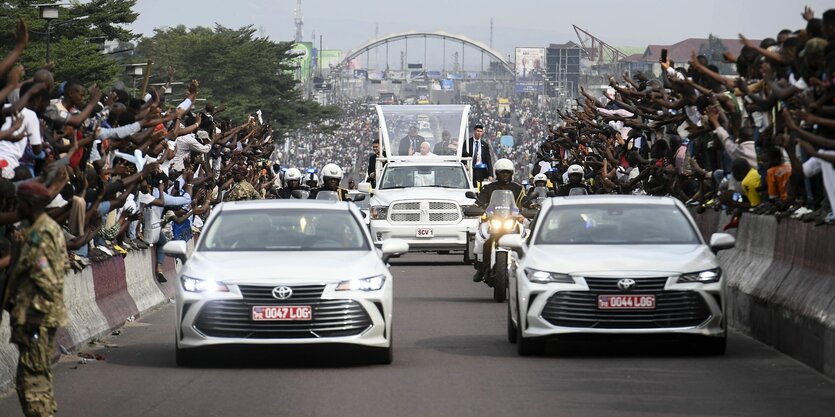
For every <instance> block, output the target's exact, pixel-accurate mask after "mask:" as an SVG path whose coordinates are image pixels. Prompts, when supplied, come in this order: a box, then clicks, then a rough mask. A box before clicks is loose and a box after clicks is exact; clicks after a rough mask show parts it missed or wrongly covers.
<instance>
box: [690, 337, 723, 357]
mask: <svg viewBox="0 0 835 417" xmlns="http://www.w3.org/2000/svg"><path fill="white" fill-rule="evenodd" d="M697 346H698V348H697V349H698V351H699V353H701V354H702V355H706V356H721V355H724V354H725V351H726V350H727V349H728V336H727V334H726V335H722V336H719V337H715V336H705V337H703V338H702V339H701V340H699V343H698V345H697Z"/></svg>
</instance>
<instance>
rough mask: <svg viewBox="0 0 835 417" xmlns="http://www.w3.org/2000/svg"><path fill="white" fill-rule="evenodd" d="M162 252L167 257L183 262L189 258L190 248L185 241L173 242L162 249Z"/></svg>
mask: <svg viewBox="0 0 835 417" xmlns="http://www.w3.org/2000/svg"><path fill="white" fill-rule="evenodd" d="M162 252H163V253H165V255H166V256H170V257H172V258H176V259H179V260H181V261H183V262H185V261H186V258H188V246H186V242H185V241H184V240H172V241H170V242H168V243H166V244H165V246H163V247H162Z"/></svg>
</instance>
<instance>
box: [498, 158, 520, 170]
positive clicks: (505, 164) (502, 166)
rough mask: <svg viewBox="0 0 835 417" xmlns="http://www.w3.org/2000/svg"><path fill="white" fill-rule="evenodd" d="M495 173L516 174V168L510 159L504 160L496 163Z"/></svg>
mask: <svg viewBox="0 0 835 417" xmlns="http://www.w3.org/2000/svg"><path fill="white" fill-rule="evenodd" d="M493 171H496V172H499V171H510V172H512V173H515V172H516V167H515V166H513V162H511V161H510V159H507V158H502V159H499V160H498V161H496V164H495V165H493Z"/></svg>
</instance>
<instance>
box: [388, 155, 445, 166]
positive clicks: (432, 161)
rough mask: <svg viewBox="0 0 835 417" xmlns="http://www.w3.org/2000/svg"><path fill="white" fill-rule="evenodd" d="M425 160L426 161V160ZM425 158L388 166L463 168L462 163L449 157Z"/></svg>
mask: <svg viewBox="0 0 835 417" xmlns="http://www.w3.org/2000/svg"><path fill="white" fill-rule="evenodd" d="M424 158H425V159H424ZM445 158H446V159H444V157H440V156H424V157H421V158H420V159H419V160H416V159H410V160H408V161H390V162H389V163H388V164H387V165H386V166H390V167H413V166H453V167H459V166H461V161H451V160H449V156H447V157H445Z"/></svg>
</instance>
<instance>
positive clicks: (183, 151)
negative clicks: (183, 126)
mask: <svg viewBox="0 0 835 417" xmlns="http://www.w3.org/2000/svg"><path fill="white" fill-rule="evenodd" d="M210 150H212V145H209V144H206V145H204V144H202V143H200V141H199V140H198V139H197V137H196V136H194V134H193V133H189V134H187V135H183V136H180V137H178V138H177V142H176V143H175V144H174V158H172V159H171V168H173V169H174V170H175V171H182V170H183V168H185V165H184V164H183V159H185V158H186V157H187V156H188V154H189V153H190V152H192V151H194V152H200V153H208V152H209V151H210Z"/></svg>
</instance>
